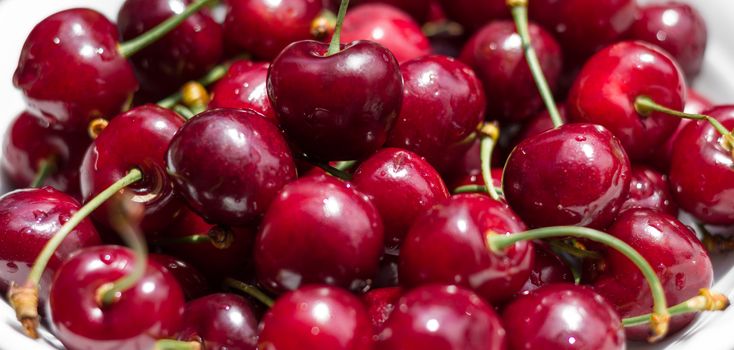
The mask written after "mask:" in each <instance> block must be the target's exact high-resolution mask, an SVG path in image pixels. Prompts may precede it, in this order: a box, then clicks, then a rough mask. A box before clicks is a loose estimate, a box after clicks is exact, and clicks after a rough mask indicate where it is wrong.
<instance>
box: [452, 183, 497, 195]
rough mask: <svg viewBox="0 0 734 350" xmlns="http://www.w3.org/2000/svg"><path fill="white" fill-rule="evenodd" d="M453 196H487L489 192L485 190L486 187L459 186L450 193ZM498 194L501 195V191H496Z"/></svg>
mask: <svg viewBox="0 0 734 350" xmlns="http://www.w3.org/2000/svg"><path fill="white" fill-rule="evenodd" d="M452 192H453V193H454V194H462V193H486V194H489V191H488V190H487V187H486V186H484V185H464V186H459V187H457V188H455V189H454V190H453V191H452ZM496 192H497V193H498V194H500V195H501V194H502V191H500V190H499V189H497V190H496Z"/></svg>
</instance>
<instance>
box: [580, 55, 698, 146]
mask: <svg viewBox="0 0 734 350" xmlns="http://www.w3.org/2000/svg"><path fill="white" fill-rule="evenodd" d="M600 91H604V93H603V94H602V93H599V92H600ZM640 96H645V97H649V98H651V99H652V100H653V101H655V102H656V103H658V104H661V105H663V106H665V107H668V108H671V109H674V110H677V111H680V110H683V105H684V102H685V96H686V85H685V78H684V77H683V75H682V74H681V71H680V69H679V68H678V65H677V64H676V63H675V62H674V61H673V59H672V58H671V57H670V56H668V54H666V53H664V52H663V51H661V50H660V49H658V48H656V47H654V46H651V45H649V44H646V43H643V42H641V41H624V42H620V43H617V44H614V45H612V46H609V47H607V48H605V49H604V50H602V51H600V52H598V53H597V54H595V55H594V56H593V57H592V58H591V59H589V61H588V62H586V65H585V66H584V68H583V69H582V70H581V73H579V76H578V77H577V78H576V82H575V83H574V85H573V87H572V88H571V92H570V93H569V96H568V114H569V119H570V120H572V121H575V122H584V123H595V124H599V125H602V126H604V127H606V128H607V129H609V131H611V132H612V133H613V134H614V135H615V136H616V137H617V138H619V140H620V141H621V142H622V145H624V149H625V150H626V151H627V154H629V156H630V158H631V159H632V160H645V159H648V158H649V157H650V156H651V155H652V154H653V153H654V152H655V151H656V150H657V149H658V148H660V147H662V146H663V144H664V143H665V142H666V141H667V140H668V138H669V137H670V136H671V135H672V134H673V132H674V131H675V129H676V127H677V126H678V124H679V123H680V119H679V118H676V117H672V116H669V115H666V114H663V113H651V114H650V115H647V116H643V115H641V114H640V113H638V112H637V110H636V109H635V99H636V98H638V97H640Z"/></svg>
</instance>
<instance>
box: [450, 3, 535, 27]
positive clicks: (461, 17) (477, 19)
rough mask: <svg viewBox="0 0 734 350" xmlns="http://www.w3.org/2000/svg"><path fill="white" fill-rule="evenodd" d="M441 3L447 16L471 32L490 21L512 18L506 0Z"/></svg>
mask: <svg viewBox="0 0 734 350" xmlns="http://www.w3.org/2000/svg"><path fill="white" fill-rule="evenodd" d="M536 1H538V0H536ZM440 3H441V5H442V8H443V10H444V11H445V12H446V16H447V17H448V18H450V19H452V20H454V21H456V22H459V23H460V24H461V25H462V26H464V28H465V29H466V30H467V32H469V33H473V32H475V31H477V30H479V28H481V27H482V26H484V25H485V24H487V23H489V22H490V21H493V20H498V19H509V18H510V11H509V10H508V9H507V1H506V0H484V1H475V0H440Z"/></svg>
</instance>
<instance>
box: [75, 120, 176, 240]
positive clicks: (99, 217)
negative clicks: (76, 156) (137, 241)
mask: <svg viewBox="0 0 734 350" xmlns="http://www.w3.org/2000/svg"><path fill="white" fill-rule="evenodd" d="M183 123H184V120H183V118H181V117H180V116H179V115H178V114H176V113H174V112H171V111H169V110H167V109H164V108H161V107H158V106H155V105H143V106H140V107H136V108H134V109H132V110H130V111H128V112H126V113H123V114H121V115H119V116H117V117H115V118H114V119H112V120H111V121H110V123H109V125H107V127H106V128H105V129H104V130H103V131H102V132H101V133H100V134H99V136H98V137H97V139H95V140H94V142H93V143H92V145H91V146H90V147H89V149H88V150H87V153H86V154H85V156H84V161H83V162H82V166H81V170H80V177H81V189H82V195H83V196H84V200H85V201H89V200H90V199H91V198H93V197H96V196H97V195H99V194H100V193H101V192H102V191H104V190H105V189H106V188H108V187H109V186H110V185H111V184H113V183H115V182H116V181H118V180H120V179H121V178H123V177H124V176H125V174H126V173H128V172H129V171H130V170H131V169H138V170H140V171H141V172H142V173H143V179H142V180H141V181H137V182H136V183H134V184H132V185H130V186H129V187H128V189H129V190H130V191H132V193H133V194H134V196H133V197H132V201H134V202H136V203H141V204H144V205H145V217H144V219H143V222H142V224H141V225H142V229H143V231H144V232H146V234H154V233H156V232H158V231H159V230H161V229H163V228H165V227H166V226H168V224H169V223H170V221H171V220H172V219H173V218H174V217H175V216H176V215H177V214H178V211H179V210H180V209H181V206H182V203H181V200H180V198H179V197H178V196H177V195H176V194H175V193H174V190H173V184H172V183H171V181H170V180H169V178H168V175H167V174H166V167H165V164H164V161H165V152H166V148H168V144H169V143H170V142H171V139H172V138H173V135H174V134H175V133H176V131H178V129H179V128H180V127H181V126H182V125H183ZM110 210H111V208H110V206H109V204H103V205H102V206H101V207H100V208H99V209H97V210H96V211H94V212H93V213H92V215H93V217H94V219H95V220H96V221H98V222H100V223H102V224H103V225H104V226H107V227H111V224H110V213H111V212H110Z"/></svg>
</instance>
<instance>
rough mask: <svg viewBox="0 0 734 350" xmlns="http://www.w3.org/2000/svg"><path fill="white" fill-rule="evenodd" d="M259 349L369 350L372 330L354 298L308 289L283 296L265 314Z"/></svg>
mask: <svg viewBox="0 0 734 350" xmlns="http://www.w3.org/2000/svg"><path fill="white" fill-rule="evenodd" d="M258 349H277V350H303V349H319V350H372V349H373V346H372V327H371V325H370V320H369V318H368V317H367V312H366V311H365V310H364V306H362V304H361V303H360V301H359V299H357V298H356V297H355V296H353V295H351V294H349V293H348V292H346V291H343V290H341V289H338V288H334V287H326V286H318V285H316V286H307V287H303V288H301V289H299V290H296V291H293V292H290V293H287V294H285V295H283V296H282V297H280V298H279V299H278V300H277V301H276V302H275V304H274V305H273V307H272V308H271V309H270V311H268V313H267V314H265V317H264V318H263V320H262V323H261V324H260V339H259V341H258Z"/></svg>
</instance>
